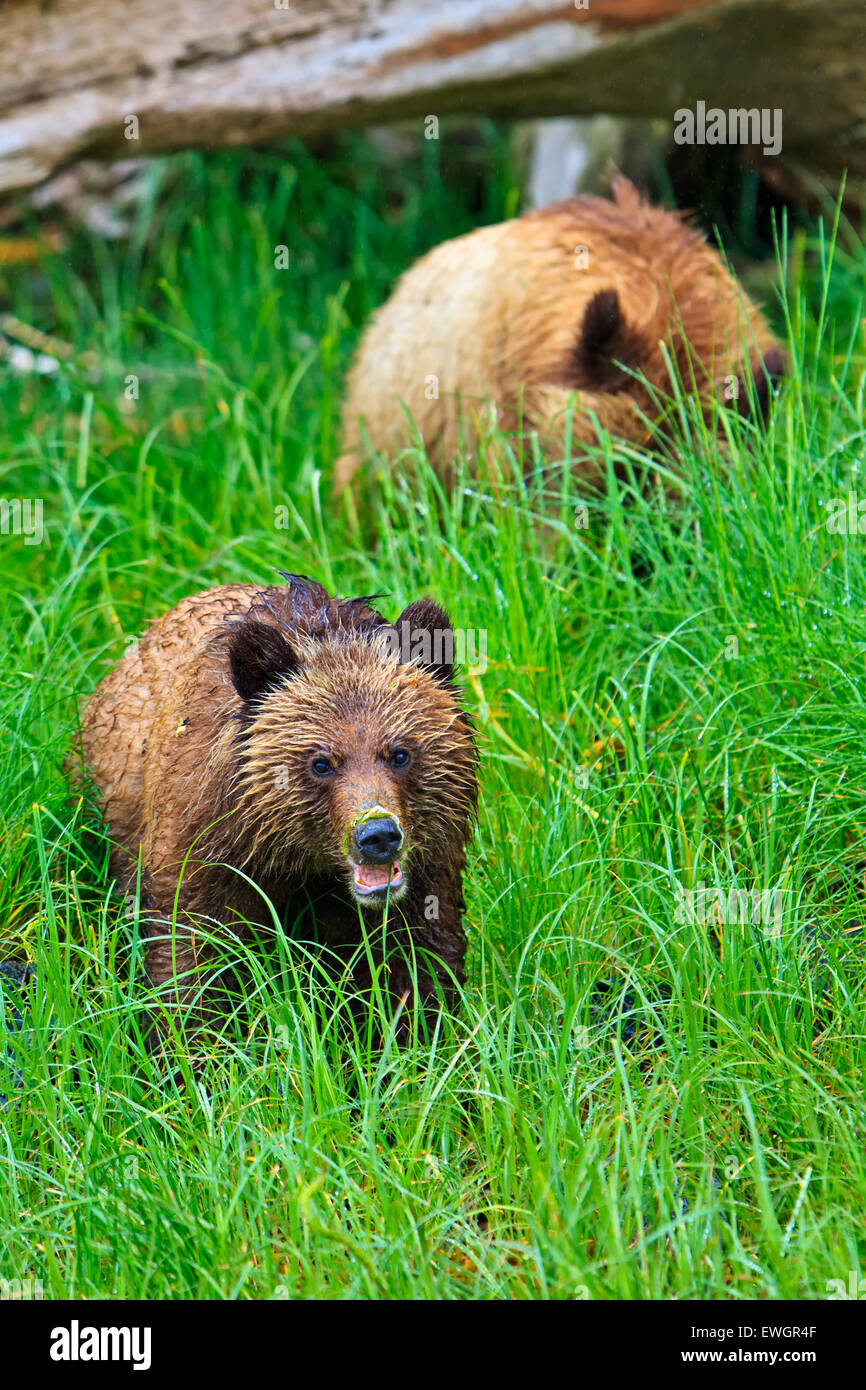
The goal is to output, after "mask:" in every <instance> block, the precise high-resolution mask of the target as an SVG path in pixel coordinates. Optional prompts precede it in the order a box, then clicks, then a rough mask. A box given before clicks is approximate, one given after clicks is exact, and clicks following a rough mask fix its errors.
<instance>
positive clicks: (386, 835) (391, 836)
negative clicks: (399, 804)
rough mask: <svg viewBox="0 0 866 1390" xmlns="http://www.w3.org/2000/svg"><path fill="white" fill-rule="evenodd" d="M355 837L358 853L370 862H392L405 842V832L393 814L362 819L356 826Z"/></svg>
mask: <svg viewBox="0 0 866 1390" xmlns="http://www.w3.org/2000/svg"><path fill="white" fill-rule="evenodd" d="M353 838H354V841H355V846H356V848H357V850H358V853H359V854H360V855H361V856H362V858H363V859H364V861H365V862H366V863H368V864H390V863H392V862H393V860H394V858H395V856H396V855H397V854H398V852H399V850H400V848H401V846H402V844H403V832H402V830H401V829H400V827H399V825H398V824H397V822H396V821H395V820H394V818H393V816H378V817H377V818H376V819H375V820H366V821H362V822H361V824H360V825H356V826H355V829H354V831H353Z"/></svg>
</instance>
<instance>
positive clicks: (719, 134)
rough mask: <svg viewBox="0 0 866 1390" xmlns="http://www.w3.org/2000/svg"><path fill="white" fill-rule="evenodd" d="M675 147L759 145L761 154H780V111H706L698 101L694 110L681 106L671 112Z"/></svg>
mask: <svg viewBox="0 0 866 1390" xmlns="http://www.w3.org/2000/svg"><path fill="white" fill-rule="evenodd" d="M674 143H675V144H677V145H760V146H761V150H762V153H763V154H766V155H776V154H781V152H782V110H781V107H778V106H777V107H775V108H774V109H772V110H771V109H770V107H768V106H764V107H761V108H758V107H757V106H752V107H749V108H746V107H744V106H738V107H733V106H731V107H729V108H728V109H727V110H724V109H723V108H722V107H720V106H711V107H709V109H708V108H707V103H706V102H705V101H699V102H698V103H697V106H696V107H695V109H694V111H692V110H691V108H690V107H688V106H681V107H680V108H679V109H678V110H677V111H675V112H674Z"/></svg>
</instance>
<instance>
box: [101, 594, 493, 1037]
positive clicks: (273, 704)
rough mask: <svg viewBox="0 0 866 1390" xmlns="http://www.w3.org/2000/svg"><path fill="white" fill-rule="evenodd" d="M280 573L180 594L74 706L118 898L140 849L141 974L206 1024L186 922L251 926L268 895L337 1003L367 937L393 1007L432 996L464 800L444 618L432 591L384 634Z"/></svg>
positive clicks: (461, 724) (472, 799) (457, 865)
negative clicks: (299, 917) (318, 965)
mask: <svg viewBox="0 0 866 1390" xmlns="http://www.w3.org/2000/svg"><path fill="white" fill-rule="evenodd" d="M284 577H285V578H286V579H287V581H288V582H287V584H285V585H278V586H274V587H270V588H266V589H264V590H262V589H259V588H258V587H256V586H255V585H240V584H239V585H228V586H224V587H221V588H216V589H211V590H209V591H207V592H206V593H200V594H196V595H195V596H193V597H192V598H187V599H184V600H183V602H182V603H180V604H178V606H177V607H176V608H174V609H173V610H172V611H171V612H170V613H167V614H166V615H165V616H164V617H162V618H160V619H159V620H158V621H157V622H155V623H153V624H152V625H151V626H150V627H149V628H148V629H147V631H146V632H145V635H144V636H143V637H142V639H141V641H140V642H138V643H136V644H135V645H134V646H133V647H132V648H131V649H130V650H129V651H128V652H127V654H126V655H125V656H124V657H123V659H122V660H121V661H120V663H119V664H118V665H117V666H116V667H115V668H114V670H112V671H111V673H110V674H109V675H108V676H106V678H105V679H104V680H103V681H102V682H101V684H100V685H99V686H98V687H97V689H96V691H95V692H94V694H93V696H92V698H91V699H90V701H89V703H88V705H87V707H86V709H85V711H84V715H83V720H82V742H83V757H84V765H85V769H86V771H87V773H88V775H89V776H90V778H91V779H92V780H93V782H94V783H95V785H96V787H97V789H98V791H99V794H100V797H101V801H102V806H103V810H104V815H105V819H106V821H107V824H108V828H109V832H110V835H111V839H112V841H113V849H112V856H111V864H112V870H113V872H114V873H115V875H116V876H117V877H118V878H119V879H120V881H121V883H122V884H123V886H124V887H125V888H126V890H127V891H131V890H134V889H135V885H136V881H137V875H138V864H139V857H140V858H141V902H142V916H143V919H144V920H145V932H146V935H147V937H148V941H147V949H146V967H147V973H148V976H149V978H150V980H151V983H152V984H153V985H154V986H164V987H166V992H167V993H168V994H169V995H170V1000H171V1004H172V1006H173V1007H174V1008H177V1009H182V1010H187V1009H190V1008H192V1009H193V1011H194V1013H195V1015H196V1017H199V1018H200V1017H201V1016H202V1015H203V1014H205V1013H207V1014H213V1013H214V1012H215V1013H216V1014H217V1015H218V1014H219V1011H220V1007H221V1006H220V1005H219V1004H215V1003H214V1001H215V1000H216V999H217V998H218V992H217V990H216V987H215V981H214V979H213V962H214V951H213V948H212V947H210V948H209V947H208V944H207V942H206V941H204V940H203V939H202V934H201V933H202V928H204V930H205V931H206V932H207V933H210V934H213V933H214V932H215V931H216V932H217V933H218V932H219V931H220V930H222V931H223V932H225V931H228V932H230V933H235V934H237V935H241V936H243V935H245V934H246V933H248V931H249V929H250V926H252V927H256V926H261V927H265V928H267V927H268V926H269V925H272V922H273V917H272V914H271V912H270V910H269V908H268V906H267V904H266V903H265V902H264V901H263V899H262V896H261V892H264V893H265V894H266V895H267V897H268V898H269V899H270V902H271V903H272V904H273V905H274V908H275V909H276V910H277V912H278V913H283V912H286V911H291V910H292V907H293V905H296V906H297V908H298V909H299V910H300V909H302V908H303V907H305V906H306V907H307V908H309V907H310V905H312V911H313V914H314V918H315V932H316V937H317V939H318V940H319V942H320V943H322V944H323V945H325V946H326V947H328V948H330V950H331V951H333V952H334V953H336V955H337V957H338V958H340V957H342V958H344V959H345V960H347V961H348V960H349V958H351V957H354V960H353V970H352V990H353V992H355V991H356V990H360V991H363V990H364V988H365V985H367V986H368V985H369V983H370V968H369V961H368V958H367V954H366V952H365V950H363V949H361V950H359V949H358V948H359V947H361V946H362V943H363V942H364V939H365V937H368V939H367V950H372V951H374V952H375V953H377V954H376V955H375V957H374V959H375V963H376V965H378V964H380V963H381V961H382V951H383V942H385V943H386V947H385V949H386V950H387V952H388V969H387V973H386V975H385V978H386V979H387V989H386V993H387V994H388V996H389V997H390V999H391V1002H392V1005H395V1006H396V1005H398V1004H401V1003H402V1004H407V1003H409V1002H411V1000H412V999H413V997H415V995H416V992H417V997H418V1000H419V1002H420V1003H421V1004H422V1005H424V1006H428V1007H430V1008H434V1007H438V1005H437V1004H436V1001H437V999H438V1000H442V1001H443V1002H445V1003H446V1004H448V1003H450V1002H451V1001H452V999H453V994H454V990H455V984H457V983H459V982H460V981H462V978H463V962H464V955H465V950H466V938H465V934H464V930H463V925H462V914H463V893H462V875H463V868H464V863H465V854H466V846H467V842H468V840H469V838H470V834H471V828H472V821H473V817H474V812H475V804H476V794H477V785H476V763H477V754H476V745H475V739H474V735H473V731H472V727H471V724H470V720H469V718H468V716H467V715H466V714H465V713H464V711H463V709H462V707H461V704H460V697H459V691H458V690H457V688H456V687H455V684H454V680H453V664H452V663H453V642H454V634H453V630H452V627H451V623H450V621H449V619H448V617H447V615H446V614H445V612H444V611H443V610H442V609H441V608H440V607H439V606H438V605H437V604H436V603H434V602H433V601H432V600H431V599H421V600H420V601H418V602H416V603H413V604H410V606H409V607H408V608H407V609H406V610H405V611H404V612H403V613H402V614H401V615H400V617H399V618H398V619H397V621H396V623H394V624H390V623H387V622H386V620H385V619H384V618H383V617H382V616H381V614H380V613H378V612H377V611H376V609H375V608H373V607H372V606H371V603H372V600H370V599H368V598H355V599H348V600H339V599H337V598H333V597H331V596H330V595H329V594H328V593H327V591H326V590H325V589H324V588H323V587H322V585H321V584H318V583H315V582H314V581H313V580H310V579H307V578H304V577H302V576H299V575H285V576H284ZM258 890H261V892H260V891H258ZM368 932H369V935H368ZM413 961H414V962H415V966H414V967H413ZM209 965H211V967H212V968H211V972H210V974H209V973H208V967H209ZM222 1007H224V1006H222Z"/></svg>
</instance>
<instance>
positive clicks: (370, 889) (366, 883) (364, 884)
mask: <svg viewBox="0 0 866 1390" xmlns="http://www.w3.org/2000/svg"><path fill="white" fill-rule="evenodd" d="M402 882H403V870H402V869H401V867H400V864H399V862H398V861H395V862H394V863H393V864H354V863H353V864H352V887H353V888H354V890H355V893H356V894H357V896H358V897H359V898H370V897H380V896H381V897H384V896H385V894H386V893H387V892H388V890H389V889H394V888H399V887H400V886H401V884H402Z"/></svg>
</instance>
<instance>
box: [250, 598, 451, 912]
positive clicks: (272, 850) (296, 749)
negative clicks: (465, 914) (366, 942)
mask: <svg viewBox="0 0 866 1390" xmlns="http://www.w3.org/2000/svg"><path fill="white" fill-rule="evenodd" d="M354 602H355V604H356V605H357V604H358V603H360V602H361V601H360V600H356V601H354ZM330 605H331V606H330V608H329V609H327V610H325V609H322V610H321V612H327V620H326V621H324V622H322V621H319V622H318V623H308V624H306V625H305V624H303V623H301V624H297V623H294V624H293V625H292V626H291V627H290V628H288V630H286V628H285V627H283V628H281V626H280V624H279V623H278V622H275V621H273V618H272V617H271V618H269V617H268V615H267V614H266V613H264V614H263V613H262V612H261V611H260V610H254V611H253V612H251V613H249V614H247V615H246V616H245V617H244V618H243V619H242V620H241V621H239V622H238V623H237V624H236V625H235V626H234V629H233V632H232V634H231V638H230V641H229V645H228V660H229V669H230V672H231V680H232V683H233V685H234V688H235V691H236V692H237V695H238V696H239V697H240V700H241V702H242V704H241V708H240V722H241V731H240V734H239V736H238V738H237V740H236V749H237V752H238V757H239V765H238V768H237V773H236V779H235V786H236V791H237V800H236V807H237V810H236V816H235V817H233V818H232V819H233V822H234V827H233V835H234V837H235V839H236V841H237V840H238V837H241V838H242V840H243V848H245V849H247V850H248V856H247V862H248V863H249V864H250V865H251V866H253V867H255V868H257V869H259V870H261V871H264V872H265V873H270V874H272V875H277V876H278V875H279V874H280V873H281V872H289V871H293V872H297V871H300V872H302V873H305V874H308V875H310V876H311V877H312V876H316V877H320V876H326V877H329V878H330V877H332V878H334V880H335V881H336V883H337V884H338V885H339V884H342V885H343V886H344V887H345V890H346V891H347V893H348V894H349V895H350V896H351V897H352V898H353V899H354V900H355V901H356V902H357V903H359V904H360V905H361V906H362V907H364V908H368V909H379V910H381V908H382V906H383V905H384V904H385V903H386V902H387V901H389V900H390V901H391V902H395V901H397V900H398V899H399V898H401V897H403V896H404V894H405V893H406V892H407V891H408V889H409V887H410V883H411V879H412V875H413V872H417V871H418V870H420V869H421V868H422V867H423V866H427V867H428V868H429V867H432V866H434V865H439V866H440V867H447V864H448V862H449V861H450V862H453V863H454V864H455V865H456V864H457V863H459V862H462V855H463V849H464V846H465V844H466V841H467V840H468V838H469V835H470V831H471V821H472V816H473V813H474V809H475V802H476V793H477V785H476V749H475V741H474V738H473V735H472V729H471V724H470V721H469V719H468V717H467V716H466V715H465V714H464V713H463V711H462V709H461V707H460V703H459V698H458V691H457V690H456V688H455V686H454V684H453V647H454V633H453V629H452V626H451V622H450V620H449V618H448V616H447V614H446V613H445V612H444V611H443V610H442V609H441V608H440V607H439V606H438V605H437V604H435V603H434V602H433V601H432V600H430V599H422V600H420V601H419V602H417V603H413V604H410V606H409V607H408V608H407V609H406V610H405V611H404V612H403V613H402V614H401V615H400V617H399V618H398V619H397V621H396V623H394V624H388V623H386V622H385V621H384V619H382V618H380V617H379V615H378V614H376V613H375V612H374V611H373V610H370V609H365V610H364V612H365V613H366V614H367V615H368V617H367V618H365V620H364V621H363V622H360V623H359V622H358V621H357V616H356V613H357V610H356V611H355V612H354V613H349V612H348V610H349V608H350V605H348V604H347V605H342V606H340V605H336V604H335V602H334V601H333V600H332V601H330ZM341 607H342V608H344V609H345V610H346V611H347V613H348V617H347V619H346V620H345V621H344V620H343V617H342V613H341ZM239 847H241V846H240V845H239Z"/></svg>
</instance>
